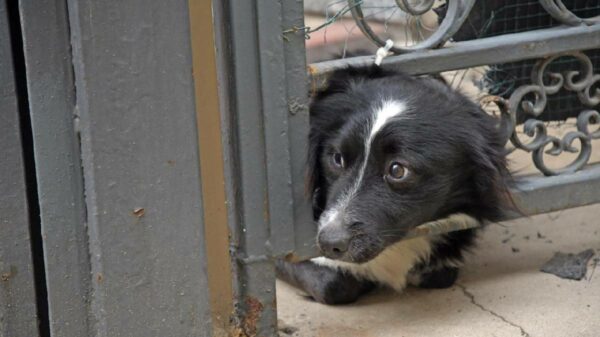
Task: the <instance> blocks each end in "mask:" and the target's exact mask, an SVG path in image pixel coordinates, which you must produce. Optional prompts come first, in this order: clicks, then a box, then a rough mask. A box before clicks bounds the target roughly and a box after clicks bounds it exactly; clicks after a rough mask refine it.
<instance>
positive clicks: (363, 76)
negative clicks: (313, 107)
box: [315, 66, 397, 100]
mask: <svg viewBox="0 0 600 337" xmlns="http://www.w3.org/2000/svg"><path fill="white" fill-rule="evenodd" d="M394 74H397V73H396V72H393V71H389V70H383V69H381V68H380V67H376V66H371V67H366V68H355V67H346V68H343V69H338V70H335V71H334V72H333V73H331V74H330V75H329V76H328V78H327V83H326V84H325V86H324V88H323V89H321V90H319V91H317V92H316V93H315V99H316V100H318V99H322V98H325V97H327V96H329V95H331V94H335V93H341V92H345V91H346V90H347V89H348V87H349V86H350V83H351V82H359V81H361V80H367V79H374V78H382V77H386V76H390V75H394Z"/></svg>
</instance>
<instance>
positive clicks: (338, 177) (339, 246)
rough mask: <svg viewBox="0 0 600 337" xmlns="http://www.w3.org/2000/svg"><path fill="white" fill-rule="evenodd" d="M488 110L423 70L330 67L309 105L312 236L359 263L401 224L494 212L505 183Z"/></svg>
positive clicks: (325, 248)
mask: <svg viewBox="0 0 600 337" xmlns="http://www.w3.org/2000/svg"><path fill="white" fill-rule="evenodd" d="M503 143H504V141H503V137H502V136H501V135H500V133H499V131H497V129H496V125H495V120H494V119H493V118H492V117H490V116H488V115H486V114H485V113H484V112H483V111H482V110H481V109H480V108H479V107H477V106H476V105H475V104H473V103H472V102H470V101H468V100H467V99H466V98H464V97H463V96H461V95H459V94H457V93H455V92H453V91H452V90H450V89H449V88H448V87H447V86H445V85H444V84H442V83H441V82H439V81H437V80H433V79H415V78H410V77H408V76H405V75H401V74H393V73H392V74H390V73H384V72H382V71H379V70H368V71H357V70H354V69H348V70H345V71H343V72H338V73H336V74H334V75H333V76H332V77H331V79H330V82H329V85H328V87H327V89H325V90H324V91H322V92H320V93H319V94H318V95H317V96H316V98H315V99H314V101H313V103H312V105H311V134H310V149H309V152H310V153H309V174H310V177H309V178H310V187H311V192H312V193H313V200H314V211H315V216H316V220H317V221H318V226H319V232H318V237H317V243H318V245H319V247H320V249H321V250H322V252H323V254H324V255H325V256H327V257H329V258H333V259H339V260H344V261H349V262H357V263H362V262H366V261H369V260H371V259H373V258H374V257H376V256H377V255H378V254H379V253H380V252H381V251H383V250H384V249H385V248H386V247H387V246H389V245H391V244H393V243H395V242H397V241H398V240H400V239H402V238H403V236H404V235H405V233H406V232H407V231H409V230H410V229H412V228H414V227H415V226H418V225H420V224H423V223H425V222H428V221H432V220H436V219H439V218H441V217H444V216H448V215H450V214H453V213H458V212H462V213H466V214H469V215H471V216H473V217H475V218H478V219H490V218H494V217H496V216H498V215H499V214H498V213H499V210H500V208H501V207H502V199H503V195H504V194H505V193H506V179H507V177H508V173H507V170H506V167H505V160H504V155H503V153H504V151H503Z"/></svg>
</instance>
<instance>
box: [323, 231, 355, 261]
mask: <svg viewBox="0 0 600 337" xmlns="http://www.w3.org/2000/svg"><path fill="white" fill-rule="evenodd" d="M349 245H350V235H348V234H347V232H346V231H344V230H323V231H321V233H319V247H320V248H321V252H322V253H323V255H325V257H328V258H330V259H339V258H341V257H342V256H343V255H344V254H345V253H346V252H347V251H348V246H349Z"/></svg>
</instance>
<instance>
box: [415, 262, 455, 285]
mask: <svg viewBox="0 0 600 337" xmlns="http://www.w3.org/2000/svg"><path fill="white" fill-rule="evenodd" d="M457 278H458V268H456V267H443V268H439V269H435V270H432V271H427V272H424V273H422V274H421V281H420V282H419V287H421V288H425V289H443V288H449V287H451V286H452V285H453V284H454V282H455V281H456V279H457Z"/></svg>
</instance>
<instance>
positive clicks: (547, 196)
mask: <svg viewBox="0 0 600 337" xmlns="http://www.w3.org/2000/svg"><path fill="white" fill-rule="evenodd" d="M598 191H600V165H590V166H588V167H587V168H585V169H583V170H582V171H579V172H575V173H572V174H566V175H558V176H552V177H541V176H532V177H524V178H519V179H517V184H516V186H515V188H514V189H513V195H514V198H515V202H516V203H517V205H518V206H519V208H520V209H521V210H522V211H523V214H524V215H535V214H541V213H548V212H554V211H558V210H561V209H567V208H572V207H580V206H585V205H590V204H594V203H598V202H600V193H599V192H598ZM513 217H518V215H517V214H514V215H512V216H509V217H508V218H513ZM508 218H507V219H508Z"/></svg>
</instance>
